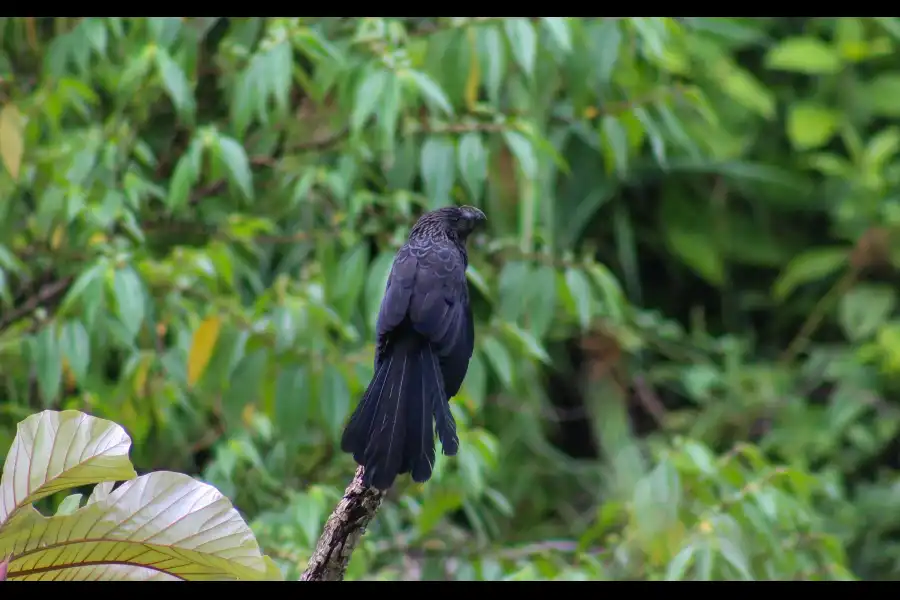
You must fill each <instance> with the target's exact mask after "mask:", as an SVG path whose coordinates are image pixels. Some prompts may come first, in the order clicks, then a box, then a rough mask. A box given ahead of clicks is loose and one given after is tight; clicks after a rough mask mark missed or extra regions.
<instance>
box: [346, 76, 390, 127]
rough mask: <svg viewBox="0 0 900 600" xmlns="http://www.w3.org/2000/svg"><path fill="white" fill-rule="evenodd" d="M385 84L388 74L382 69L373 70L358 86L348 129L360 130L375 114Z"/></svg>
mask: <svg viewBox="0 0 900 600" xmlns="http://www.w3.org/2000/svg"><path fill="white" fill-rule="evenodd" d="M387 82H388V72H387V71H385V70H384V69H375V70H374V71H370V72H369V73H368V74H367V75H366V76H365V78H364V79H363V80H362V82H361V83H360V84H359V87H358V88H357V90H356V99H355V100H354V104H353V112H352V114H351V115H350V127H351V128H352V129H353V130H354V131H359V130H360V129H362V127H363V125H365V124H366V120H367V119H368V118H369V117H370V116H371V115H373V114H374V113H375V109H376V108H378V104H379V101H380V100H381V96H382V94H384V88H385V86H386V85H387Z"/></svg>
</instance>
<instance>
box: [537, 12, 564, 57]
mask: <svg viewBox="0 0 900 600" xmlns="http://www.w3.org/2000/svg"><path fill="white" fill-rule="evenodd" d="M541 22H542V23H543V24H544V27H546V28H547V31H549V32H550V35H552V36H553V39H554V40H555V41H556V43H557V44H558V45H559V47H560V49H561V50H563V51H564V52H567V53H568V52H571V51H572V35H571V33H570V32H569V23H568V22H567V21H566V18H565V17H541Z"/></svg>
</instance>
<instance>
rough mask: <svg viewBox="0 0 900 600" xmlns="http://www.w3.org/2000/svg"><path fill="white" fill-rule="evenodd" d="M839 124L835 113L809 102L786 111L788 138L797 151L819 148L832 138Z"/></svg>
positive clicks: (838, 118) (837, 115) (838, 116)
mask: <svg viewBox="0 0 900 600" xmlns="http://www.w3.org/2000/svg"><path fill="white" fill-rule="evenodd" d="M839 122H840V114H839V113H838V112H837V111H835V110H833V109H830V108H827V107H825V106H821V105H818V104H813V103H811V102H800V103H797V104H794V105H792V106H791V107H790V109H789V110H788V115H787V133H788V138H790V140H791V143H792V144H793V145H794V148H796V149H798V150H810V149H812V148H819V147H820V146H823V145H825V144H826V143H827V142H828V141H829V140H830V139H831V138H832V137H833V136H834V134H835V132H837V128H838V124H839Z"/></svg>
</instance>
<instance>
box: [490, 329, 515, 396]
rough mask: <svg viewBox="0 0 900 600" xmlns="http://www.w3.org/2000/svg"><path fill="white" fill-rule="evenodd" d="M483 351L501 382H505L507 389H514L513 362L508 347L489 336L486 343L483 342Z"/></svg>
mask: <svg viewBox="0 0 900 600" xmlns="http://www.w3.org/2000/svg"><path fill="white" fill-rule="evenodd" d="M482 350H484V353H485V355H486V356H487V359H488V362H490V363H491V366H492V367H494V371H495V372H496V373H497V376H498V377H499V378H500V381H501V382H503V385H504V386H505V387H506V389H508V390H511V389H513V383H514V381H515V374H514V370H513V361H512V358H510V356H509V352H508V351H507V350H506V346H504V345H503V344H502V343H500V341H499V340H497V338H495V337H493V336H488V337H487V338H485V340H484V342H482Z"/></svg>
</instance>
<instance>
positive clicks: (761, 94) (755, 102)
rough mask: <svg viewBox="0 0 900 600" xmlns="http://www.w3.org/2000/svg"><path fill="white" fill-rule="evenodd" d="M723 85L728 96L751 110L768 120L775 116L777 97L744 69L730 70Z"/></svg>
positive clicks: (735, 68)
mask: <svg viewBox="0 0 900 600" xmlns="http://www.w3.org/2000/svg"><path fill="white" fill-rule="evenodd" d="M721 85H722V90H723V91H724V92H725V93H726V94H728V95H729V96H731V97H732V98H733V99H734V100H735V101H736V102H739V103H740V104H741V105H743V106H745V107H747V108H748V109H749V110H752V111H753V112H755V113H756V114H758V115H760V116H762V117H765V118H766V119H772V118H773V117H774V116H775V107H776V100H775V95H774V94H773V93H772V92H771V91H770V90H769V89H768V88H767V87H766V86H765V85H763V84H762V83H760V82H759V80H757V79H756V78H755V77H754V76H753V75H751V74H750V73H748V72H747V71H745V70H744V69H741V68H738V67H733V68H730V69H728V72H727V74H726V75H725V76H724V78H723V79H722V81H721Z"/></svg>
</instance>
